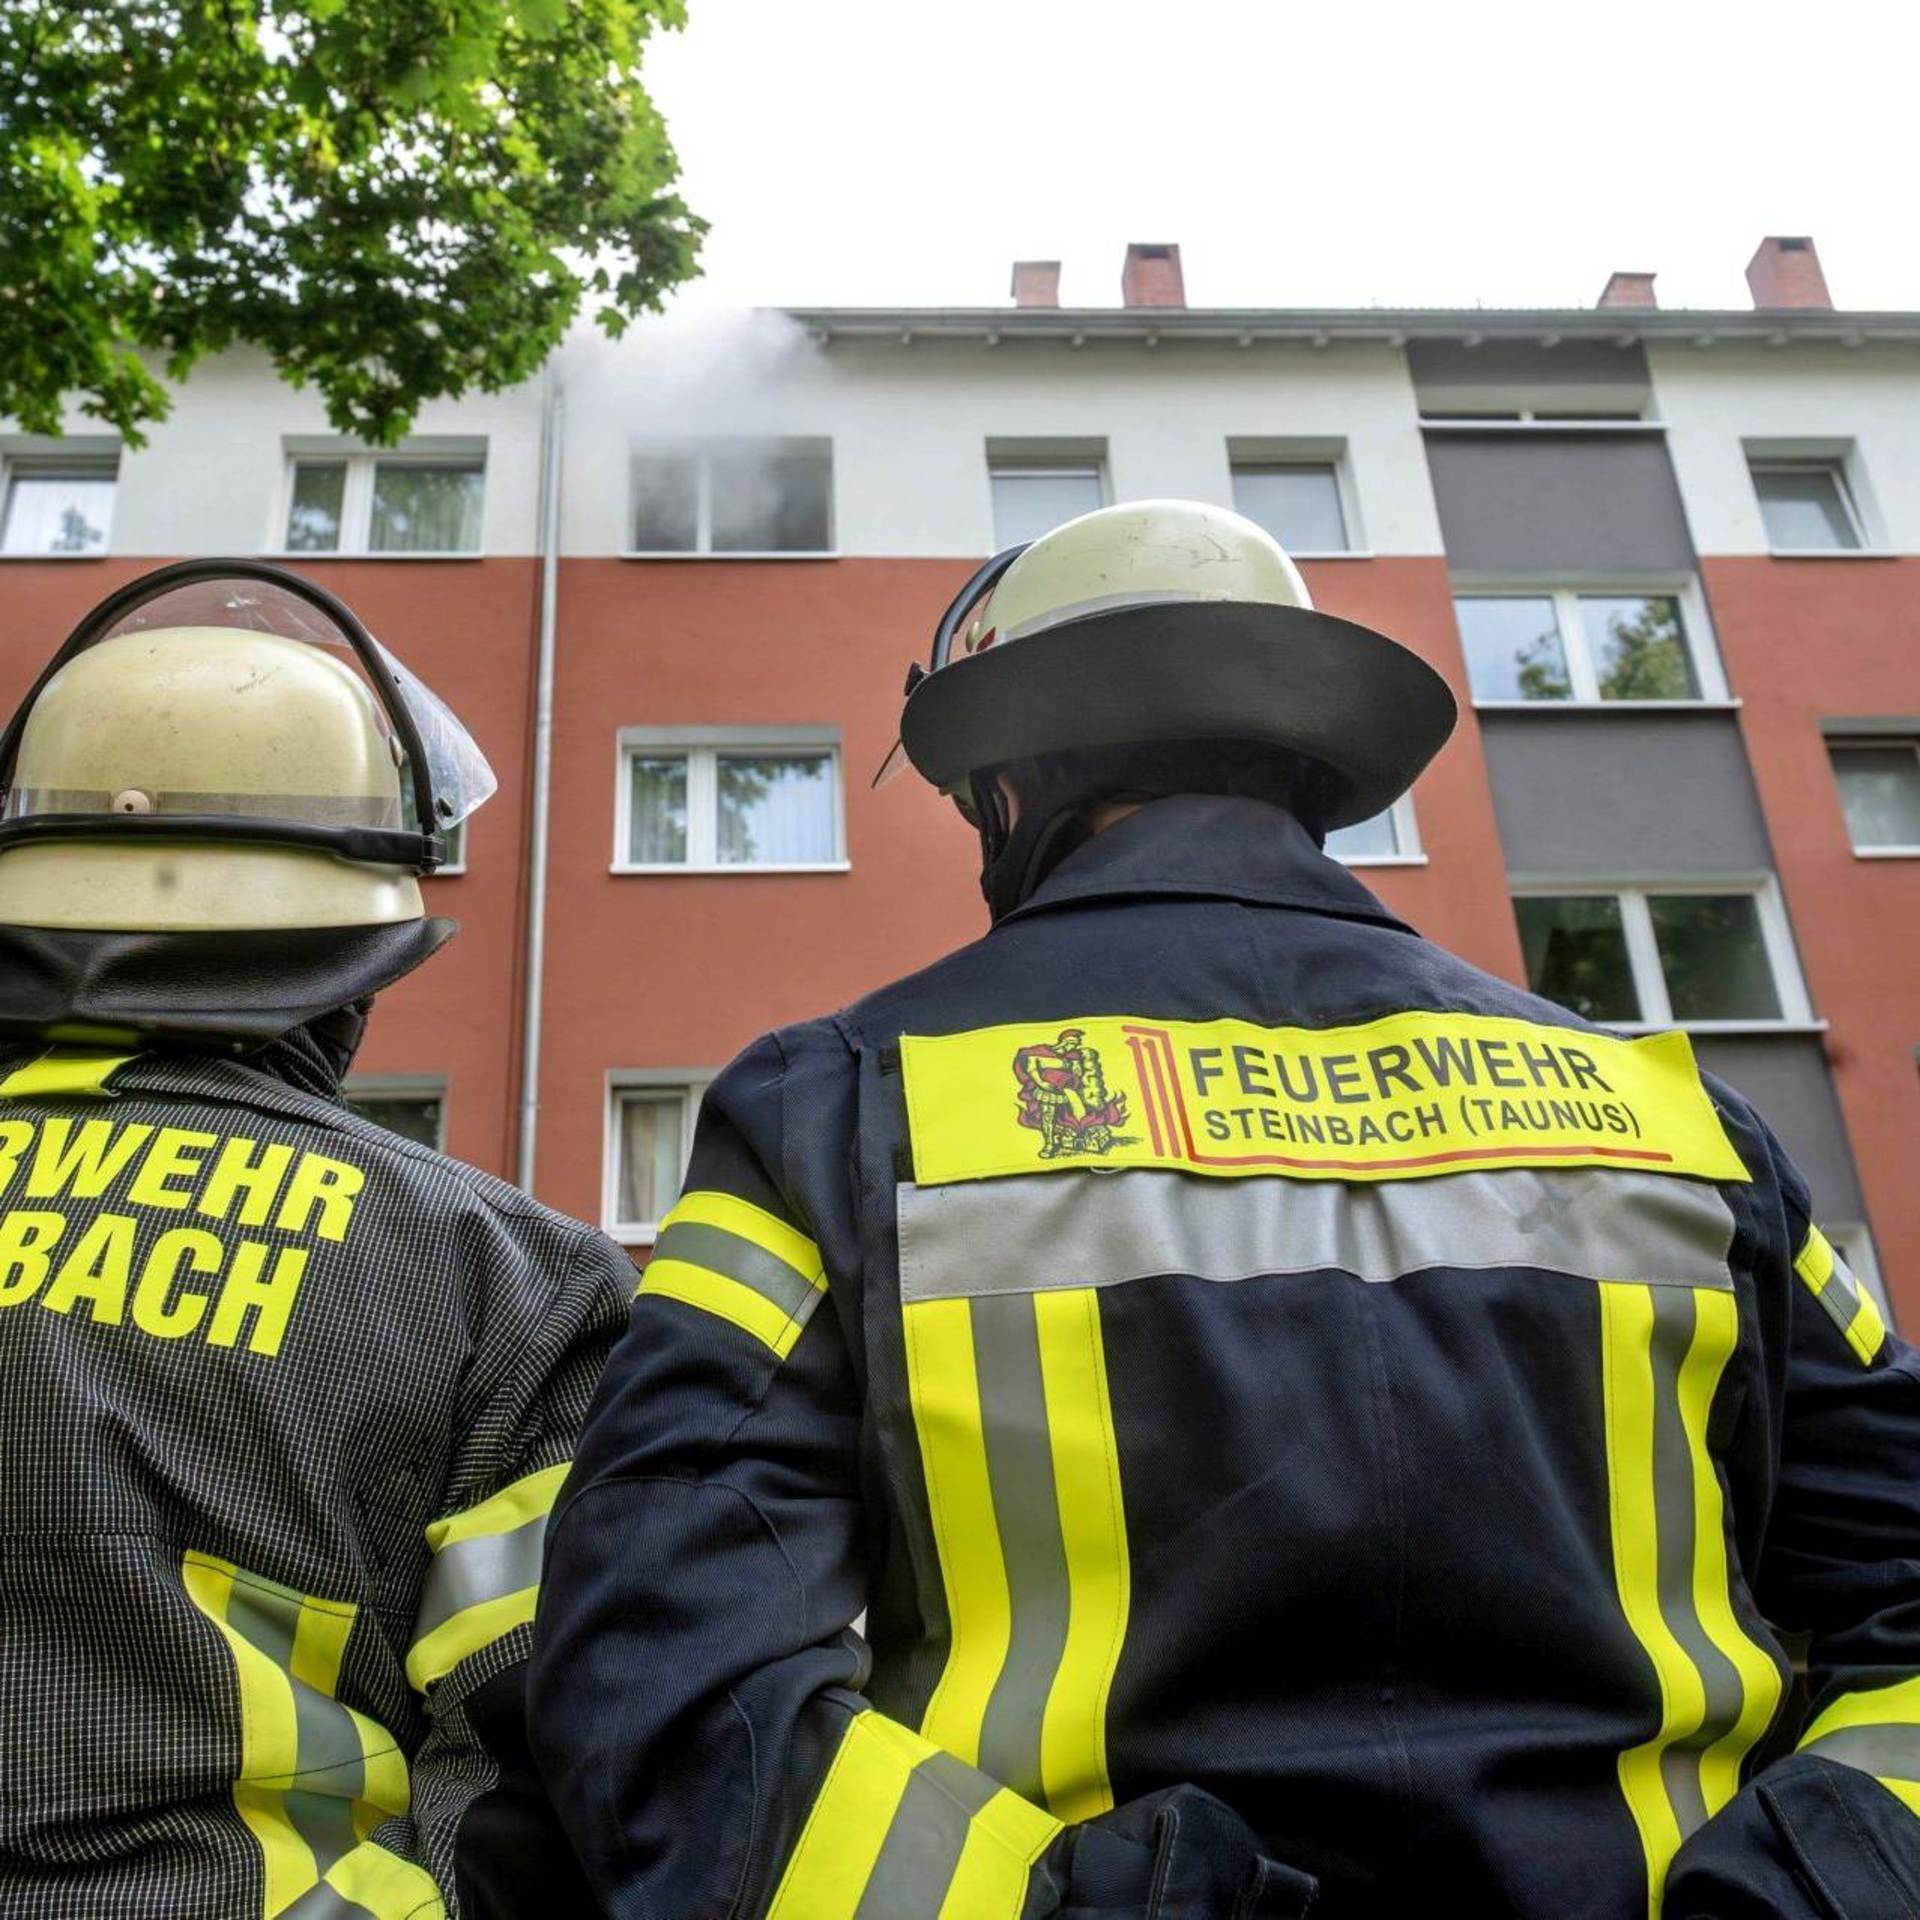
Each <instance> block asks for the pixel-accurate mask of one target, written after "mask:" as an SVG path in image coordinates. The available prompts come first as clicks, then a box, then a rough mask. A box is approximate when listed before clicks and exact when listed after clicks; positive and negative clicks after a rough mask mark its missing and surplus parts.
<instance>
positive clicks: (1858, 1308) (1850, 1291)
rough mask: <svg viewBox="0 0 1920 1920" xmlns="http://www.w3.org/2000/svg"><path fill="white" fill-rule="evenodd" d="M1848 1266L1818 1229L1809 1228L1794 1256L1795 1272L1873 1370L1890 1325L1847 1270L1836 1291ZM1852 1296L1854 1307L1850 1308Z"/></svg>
mask: <svg viewBox="0 0 1920 1920" xmlns="http://www.w3.org/2000/svg"><path fill="white" fill-rule="evenodd" d="M1843 1268H1844V1263H1843V1262H1842V1261H1841V1259H1840V1256H1839V1254H1838V1253H1837V1252H1835V1250H1834V1246H1833V1242H1832V1241H1831V1240H1829V1239H1828V1238H1827V1236H1826V1235H1825V1234H1824V1233H1822V1232H1821V1231H1820V1229H1819V1228H1818V1227H1815V1226H1809V1227H1808V1228H1807V1237H1806V1239H1805V1240H1804V1241H1803V1242H1802V1243H1801V1246H1800V1251H1799V1252H1798V1253H1797V1254H1796V1255H1795V1256H1794V1261H1793V1270H1794V1272H1795V1273H1797V1274H1798V1275H1799V1276H1800V1278H1801V1279H1802V1280H1804V1281H1805V1282H1806V1284H1807V1290H1808V1292H1810V1293H1811V1294H1812V1295H1813V1297H1814V1298H1815V1299H1816V1300H1818V1301H1819V1302H1820V1304H1821V1306H1822V1307H1824V1308H1825V1309H1826V1311H1827V1317H1828V1318H1829V1319H1831V1320H1832V1322H1833V1323H1834V1325H1835V1326H1836V1327H1837V1328H1838V1329H1839V1331H1840V1333H1841V1335H1842V1336H1843V1337H1844V1338H1845V1340H1846V1343H1847V1345H1848V1346H1850V1347H1851V1348H1852V1349H1853V1351H1854V1354H1855V1356H1856V1357H1857V1358H1858V1360H1859V1361H1860V1364H1861V1365H1862V1366H1871V1365H1872V1364H1873V1362H1874V1360H1875V1359H1876V1358H1877V1357H1878V1355H1879V1352H1880V1349H1881V1347H1882V1346H1883V1345H1885V1343H1886V1338H1887V1325H1886V1322H1885V1321H1884V1320H1883V1319H1882V1318H1881V1317H1880V1309H1879V1308H1878V1307H1877V1306H1876V1305H1875V1304H1874V1300H1873V1296H1872V1295H1871V1294H1870V1293H1869V1292H1868V1291H1867V1290H1866V1288H1865V1287H1864V1286H1862V1285H1861V1283H1860V1278H1859V1276H1858V1275H1857V1274H1855V1273H1853V1272H1852V1271H1851V1270H1850V1269H1845V1274H1846V1285H1845V1286H1843V1287H1838V1288H1836V1287H1835V1286H1834V1276H1835V1274H1836V1273H1839V1272H1841V1271H1843ZM1849 1296H1851V1298H1852V1301H1853V1304H1852V1305H1851V1306H1849V1304H1848V1299H1849Z"/></svg>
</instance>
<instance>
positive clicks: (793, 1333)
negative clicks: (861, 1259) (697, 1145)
mask: <svg viewBox="0 0 1920 1920" xmlns="http://www.w3.org/2000/svg"><path fill="white" fill-rule="evenodd" d="M826 1290H827V1280H826V1273H825V1270H824V1268H823V1267H822V1264H821V1260H820V1249H819V1248H818V1247H817V1246H815V1245H814V1243H813V1242H812V1241H811V1240H809V1239H808V1238H807V1236H806V1235H805V1234H804V1233H802V1232H801V1231H800V1230H799V1228H797V1227H794V1226H790V1225H789V1224H788V1223H787V1222H786V1221H784V1220H781V1219H779V1218H777V1217H776V1216H775V1215H773V1214H771V1213H769V1212H767V1210H766V1209H765V1208H764V1207H756V1206H754V1205H753V1204H752V1202H750V1201H747V1200H740V1199H736V1198H735V1197H734V1195H732V1194H730V1193H714V1192H700V1191H696V1192H693V1193H689V1194H686V1195H684V1196H683V1197H682V1199H681V1201H680V1204H679V1205H678V1206H676V1207H675V1208H674V1210H673V1211H672V1212H671V1213H670V1214H668V1215H667V1218H666V1222H665V1224H664V1225H663V1226H662V1227H661V1229H660V1238H659V1239H658V1240H657V1241H656V1242H655V1243H654V1248H653V1258H652V1259H651V1260H649V1261H648V1262H647V1270H646V1272H645V1273H644V1274H642V1275H641V1277H640V1287H639V1291H640V1292H641V1293H643V1294H644V1293H651V1294H657V1295H659V1296H660V1297H661V1298H663V1299H667V1300H678V1301H680V1302H682V1303H683V1304H684V1305H686V1306H689V1307H698V1308H699V1309H700V1311H701V1312H703V1313H710V1314H713V1315H715V1316H716V1317H717V1318H719V1319H722V1320H726V1321H730V1322H731V1323H732V1324H733V1325H734V1326H736V1327H738V1328H739V1329H740V1330H741V1331H742V1332H743V1333H750V1334H751V1335H752V1336H753V1337H754V1338H755V1339H756V1340H758V1341H760V1342H762V1343H763V1344H764V1345H766V1346H769V1347H771V1348H772V1349H773V1351H774V1353H775V1354H776V1355H777V1356H778V1357H779V1358H780V1359H782V1360H784V1359H785V1358H786V1357H787V1355H788V1354H789V1353H791V1352H792V1351H793V1346H794V1342H795V1341H797V1340H798V1339H799V1338H800V1335H801V1334H802V1333H803V1332H804V1331H805V1329H806V1324H807V1322H808V1321H809V1320H811V1319H812V1318H813V1310H814V1308H815V1307H817V1306H818V1305H819V1304H820V1301H821V1297H822V1296H823V1295H824V1294H825V1292H826Z"/></svg>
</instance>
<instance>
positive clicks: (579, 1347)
mask: <svg viewBox="0 0 1920 1920" xmlns="http://www.w3.org/2000/svg"><path fill="white" fill-rule="evenodd" d="M512 1264H513V1265H514V1267H515V1269H516V1271H515V1273H514V1274H513V1275H512V1281H513V1283H514V1284H512V1285H509V1286H507V1287H505V1288H502V1289H499V1290H498V1291H499V1292H501V1293H504V1294H505V1295H507V1296H509V1298H510V1300H511V1305H510V1306H503V1305H502V1304H501V1303H500V1302H498V1301H496V1302H494V1303H490V1304H489V1307H487V1308H483V1309H482V1311H483V1313H485V1314H486V1324H484V1326H483V1337H482V1340H481V1342H480V1350H479V1355H478V1357H477V1359H476V1361H475V1364H474V1369H473V1371H474V1375H475V1376H476V1378H475V1389H474V1392H473V1395H472V1397H471V1398H470V1399H469V1401H468V1402H467V1404H465V1405H464V1406H462V1407H461V1408H460V1410H459V1415H458V1418H459V1420H460V1438H459V1440H458V1442H457V1450H456V1456H455V1463H454V1468H453V1472H452V1475H451V1478H450V1480H449V1482H448V1490H449V1495H450V1500H449V1507H448V1510H447V1511H446V1512H444V1513H443V1514H442V1515H441V1516H440V1517H438V1518H437V1519H435V1520H434V1521H433V1522H432V1523H431V1524H430V1525H429V1526H428V1528H427V1530H426V1545H427V1548H428V1552H429V1559H428V1564H427V1570H426V1577H425V1580H424V1583H423V1585H422V1587H421V1591H420V1601H419V1610H418V1614H417V1616H416V1619H415V1622H414V1627H413V1633H412V1639H411V1644H410V1645H409V1647H408V1650H407V1678H408V1680H409V1681H410V1682H411V1683H412V1685H413V1686H414V1688H415V1689H416V1690H417V1691H418V1692H419V1693H420V1694H421V1695H422V1697H423V1707H424V1712H425V1716H426V1720H427V1728H428V1732H427V1738H426V1740H425V1742H424V1744H423V1745H422V1747H421V1749H420V1751H419V1753H418V1754H417V1756H416V1757H415V1759H414V1762H413V1767H412V1782H413V1794H412V1812H411V1818H412V1822H413V1827H414V1835H415V1849H414V1850H415V1853H416V1855H417V1857H419V1858H421V1859H422V1860H423V1861H424V1862H425V1864H426V1865H427V1867H428V1868H429V1870H430V1871H431V1872H432V1873H433V1875H434V1878H435V1879H436V1880H437V1881H438V1882H439V1884H440V1885H441V1887H442V1888H446V1889H450V1890H452V1891H453V1892H454V1895H455V1899H456V1901H457V1905H456V1906H455V1907H454V1910H455V1911H457V1912H458V1913H459V1914H460V1915H461V1917H462V1920H494V1917H496V1916H497V1917H498V1920H507V1917H508V1916H518V1915H525V1914H529V1913H536V1912H538V1913H568V1914H577V1913H589V1912H591V1910H592V1909H591V1905H590V1903H589V1902H588V1900H587V1896H586V1894H585V1889H584V1887H583V1885H582V1883H581V1881H580V1877H579V1868H578V1865H577V1863H576V1862H575V1860H574V1858H573V1853H572V1849H571V1848H570V1847H569V1845H568V1844H567V1841H566V1836H565V1834H564V1832H563V1831H562V1830H561V1828H560V1826H559V1823H558V1821H557V1820H556V1819H555V1818H554V1814H553V1810H552V1806H551V1803H550V1802H549V1801H548V1800H547V1798H546V1795H545V1792H544V1790H543V1789H542V1788H541V1786H540V1784H539V1778H538V1775H537V1774H536V1772H535V1771H534V1768H533V1764H532V1760H531V1757H530V1756H529V1753H528V1750H527V1735H526V1674H527V1656H528V1654H529V1651H530V1650H531V1646H532V1640H533V1627H532V1621H533V1613H534V1606H535V1602H536V1600H537V1598H538V1594H539V1578H540V1565H541V1549H542V1544H543V1541H544V1536H545V1533H546V1526H547V1520H548V1516H549V1514H550V1512H551V1510H552V1507H553V1502H554V1497H555V1495H556V1494H557V1493H558V1492H559V1490H560V1486H561V1483H562V1481H563V1480H564V1479H565V1477H566V1474H567V1469H568V1466H569V1464H570V1463H571V1460H572V1457H573V1453H574V1448H575V1443H576V1441H577V1439H578V1436H579V1431H580V1426H581V1423H582V1421H583V1420H584V1418H585V1415H586V1409H587V1404H588V1401H589V1399H590V1398H591V1396H592V1392H593V1387H594V1383H595V1381H596V1380H597V1379H598V1377H599V1374H600V1370H601V1368H602V1367H603V1366H604V1364H605V1362H606V1358H607V1355H608V1353H609V1351H610V1350H611V1349H612V1347H613V1344H614V1342H615V1340H616V1339H617V1338H618V1337H619V1333H620V1329H621V1327H622V1326H623V1325H624V1324H625V1320H626V1311H627V1301H628V1298H629V1296H630V1295H631V1293H632V1291H633V1282H634V1272H633V1266H632V1263H631V1262H630V1261H629V1260H628V1259H627V1257H626V1256H625V1254H623V1253H622V1252H621V1250H620V1249H619V1248H618V1247H617V1246H615V1245H614V1244H613V1243H612V1242H611V1241H609V1240H607V1239H606V1238H605V1237H604V1236H603V1235H600V1234H598V1233H582V1234H581V1235H580V1236H578V1238H577V1239H576V1240H575V1241H574V1242H573V1243H572V1244H571V1246H569V1247H568V1249H567V1251H566V1252H565V1253H564V1254H563V1255H561V1256H560V1257H559V1258H557V1259H541V1260H538V1261H537V1262H535V1266H536V1269H537V1271H536V1274H535V1278H536V1279H537V1280H538V1281H539V1282H540V1284H539V1285H538V1286H537V1287H536V1288H533V1289H528V1288H527V1287H526V1286H525V1274H524V1268H525V1265H526V1260H525V1250H524V1249H522V1248H519V1247H515V1248H514V1249H513V1259H512ZM539 1269H544V1271H539ZM556 1274H557V1279H556V1278H554V1277H552V1276H554V1275H556Z"/></svg>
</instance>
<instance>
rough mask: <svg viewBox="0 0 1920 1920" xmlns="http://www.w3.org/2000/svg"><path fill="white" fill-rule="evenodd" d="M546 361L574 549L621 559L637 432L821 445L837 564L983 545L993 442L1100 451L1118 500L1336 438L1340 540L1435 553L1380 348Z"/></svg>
mask: <svg viewBox="0 0 1920 1920" xmlns="http://www.w3.org/2000/svg"><path fill="white" fill-rule="evenodd" d="M561 364H562V379H563V384H564V390H565V393H566V395H567V430H566V441H567V469H566V475H565V481H564V496H565V499H564V507H563V523H564V527H565V543H566V549H567V551H568V552H570V553H575V554H601V555H604V554H617V553H619V552H621V551H623V550H624V548H625V546H626V544H627V537H628V535H627V487H626V464H627V457H628V448H629V447H630V446H631V445H632V443H633V442H634V441H635V440H636V439H647V438H662V439H672V438H678V437H695V436H699V435H703V434H713V435H718V434H767V435H796V436H798V435H808V436H812V435H820V436H827V437H830V438H831V439H832V440H833V443H834V468H835V473H834V478H835V494H836V501H835V505H836V533H837V542H838V548H839V551H841V552H843V553H858V554H887V555H937V556H956V555H958V556H964V555H971V554H983V553H986V552H989V551H990V550H991V549H992V546H993V523H992V508H991V501H990V498H989V491H988V484H987V461H986V443H987V441H988V440H989V439H1008V440H1020V439H1025V440H1047V439H1060V440H1104V441H1105V442H1106V444H1107V448H1108V457H1109V478H1110V483H1111V490H1112V493H1113V496H1114V498H1116V499H1122V500H1124V499H1143V498H1151V497H1155V496H1165V495H1180V496H1185V497H1188V498H1193V499H1201V500H1212V501H1217V502H1219V503H1221V504H1231V498H1232V495H1231V488H1230V483H1229V477H1228V471H1227V441H1228V439H1229V438H1265V439H1274V440H1284V439H1302V440H1308V439H1312V440H1318V439H1344V440H1345V441H1346V443H1347V462H1348V468H1349V474H1350V479H1351V483H1352V489H1353V494H1354V498H1355V503H1356V505H1357V508H1358V518H1359V522H1360V525H1359V528H1358V529H1357V535H1358V539H1359V540H1361V541H1364V543H1365V545H1366V546H1367V548H1369V549H1370V550H1372V551H1375V552H1382V553H1418V554H1434V553H1438V552H1439V551H1440V550H1441V549H1440V529H1439V523H1438V520H1437V518H1436V516H1435V512H1434V506H1433V493H1432V488H1431V486H1430V485H1429V483H1428V479H1427V468H1426V459H1425V454H1424V452H1423V450H1422V447H1421V444H1420V435H1419V430H1418V425H1417V408H1416V406H1415V402H1414V396H1413V388H1412V384H1411V382H1410V380H1409V379H1408V376H1407V370H1406V362H1405V358H1404V356H1403V355H1402V354H1400V353H1398V352H1396V351H1394V350H1393V349H1391V348H1388V347H1385V346H1377V347H1376V346H1369V345H1341V344H1335V345H1332V346H1329V347H1327V348H1325V349H1321V350H1315V349H1314V348H1312V347H1309V346H1306V345H1304V344H1303V345H1297V346H1296V345H1291V344H1289V345H1277V344H1275V343H1272V342H1262V343H1258V344H1256V345H1254V346H1253V347H1250V348H1245V349H1242V348H1239V347H1236V346H1234V345H1232V344H1231V343H1223V342H1213V341H1208V342H1197V343H1192V344H1185V343H1181V342H1178V341H1175V340H1163V341H1162V343H1161V345H1160V346H1159V347H1157V348H1151V349H1150V348H1147V347H1145V346H1143V345H1141V344H1139V343H1138V342H1120V341H1105V342H1100V341H1090V342H1089V343H1088V344H1087V345H1086V346H1085V347H1082V348H1078V349H1076V348H1073V347H1070V346H1069V345H1067V344H1066V343H1065V342H1064V341H1011V340H1003V341H1002V343H1001V344H1000V345H998V346H996V347H988V346H985V345H982V344H973V343H967V344H957V343H943V342H934V341H928V340H924V339H918V340H915V341H914V342H913V343H912V344H911V345H903V344H900V343H899V342H897V341H894V340H874V339H863V340H835V341H833V342H832V343H831V344H828V345H825V346H822V345H818V344H816V343H815V342H814V341H813V340H812V338H811V337H810V336H808V335H807V334H805V333H803V332H801V331H800V329H798V328H797V327H795V326H793V325H792V324H791V323H789V322H786V321H784V320H783V319H782V318H781V317H779V316H777V315H772V314H764V313H763V314H737V315H728V316H715V315H704V316H685V317H681V316H676V317H674V318H672V319H668V320H663V321H655V322H649V323H646V324H643V325H641V326H638V327H636V328H634V329H633V330H632V331H631V332H630V333H629V334H628V335H627V337H626V339H625V340H623V341H621V342H618V343H607V342H602V341H594V340H587V339H582V340H577V341H575V342H573V343H571V344H570V345H569V346H568V348H567V350H566V353H565V355H564V356H563V359H562V363H561Z"/></svg>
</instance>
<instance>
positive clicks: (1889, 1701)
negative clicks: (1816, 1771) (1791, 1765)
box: [1800, 1678, 1920, 1749]
mask: <svg viewBox="0 0 1920 1920" xmlns="http://www.w3.org/2000/svg"><path fill="white" fill-rule="evenodd" d="M1847 1727H1913V1728H1915V1729H1917V1730H1920V1678H1916V1679H1911V1680H1896V1681H1895V1682H1894V1683H1893V1685H1892V1686H1890V1687H1868V1688H1865V1689H1864V1690H1862V1691H1860V1692H1858V1693H1843V1694H1841V1695H1840V1697H1839V1698H1838V1699H1837V1700H1835V1701H1833V1702H1832V1703H1831V1704H1830V1705H1829V1706H1827V1707H1826V1708H1825V1709H1824V1710H1823V1711H1821V1712H1820V1713H1818V1714H1816V1715H1815V1716H1814V1720H1813V1724H1812V1725H1811V1726H1810V1727H1808V1729H1807V1730H1806V1732H1805V1733H1803V1734H1802V1735H1801V1736H1800V1745H1801V1747H1802V1749H1805V1748H1807V1747H1810V1746H1812V1745H1813V1743H1814V1742H1815V1741H1816V1740H1821V1739H1824V1738H1825V1737H1826V1736H1827V1735H1828V1734H1830V1733H1839V1732H1841V1731H1842V1730H1843V1729H1845V1728H1847Z"/></svg>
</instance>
